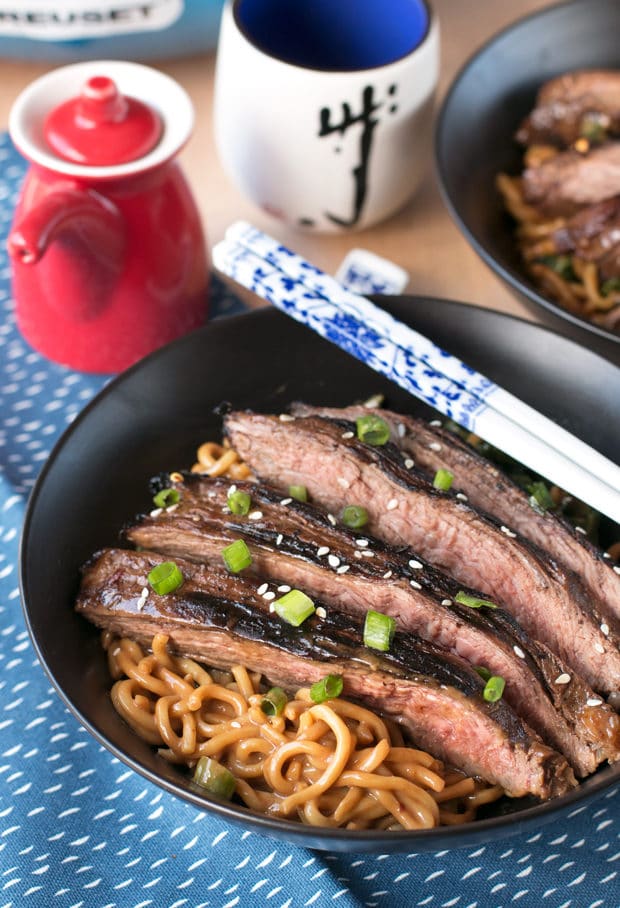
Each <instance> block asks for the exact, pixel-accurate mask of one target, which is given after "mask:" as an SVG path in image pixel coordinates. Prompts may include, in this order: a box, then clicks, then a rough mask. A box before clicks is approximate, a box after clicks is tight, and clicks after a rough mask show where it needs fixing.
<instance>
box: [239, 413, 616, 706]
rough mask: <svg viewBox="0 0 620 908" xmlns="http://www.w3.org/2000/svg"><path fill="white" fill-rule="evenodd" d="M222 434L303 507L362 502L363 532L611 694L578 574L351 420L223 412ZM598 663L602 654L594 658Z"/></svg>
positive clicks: (612, 670) (610, 667) (606, 657)
mask: <svg viewBox="0 0 620 908" xmlns="http://www.w3.org/2000/svg"><path fill="white" fill-rule="evenodd" d="M225 429H226V433H227V435H228V437H229V439H230V441H231V443H232V445H233V447H234V448H235V449H236V450H237V451H238V452H239V454H240V455H241V457H242V458H243V459H244V460H245V461H246V462H247V463H248V464H249V465H250V466H251V467H252V469H253V470H254V472H255V473H256V474H257V475H259V476H261V477H262V478H264V479H265V480H266V481H267V482H271V483H274V484H276V485H278V486H281V487H284V488H287V487H288V486H289V485H305V486H306V487H307V489H308V492H309V495H310V497H311V498H312V500H313V501H315V502H317V503H318V504H321V505H322V506H323V507H326V508H327V509H328V511H331V512H338V511H340V509H341V508H342V507H344V506H345V505H347V504H350V503H356V504H361V505H363V506H364V507H365V508H366V509H367V510H368V514H369V523H368V529H369V531H370V532H371V533H372V534H373V535H374V536H378V537H379V538H381V539H385V540H386V542H389V543H390V544H392V545H405V546H411V547H412V548H413V549H414V550H415V551H417V552H419V553H420V554H421V555H422V556H423V557H424V558H425V559H426V560H427V561H430V562H431V564H434V565H435V566H437V567H439V568H440V569H442V570H445V571H447V572H448V573H449V574H451V575H452V576H453V577H455V578H456V579H457V580H458V581H459V582H460V583H463V584H465V585H466V586H469V587H472V588H474V589H480V590H482V591H483V592H484V593H485V594H486V595H487V596H488V597H489V598H490V599H492V600H493V601H494V602H496V603H497V604H499V605H501V606H503V607H504V608H506V609H507V610H508V611H510V612H511V613H512V614H513V615H514V616H515V617H516V619H517V620H518V621H519V623H520V624H521V625H522V626H523V628H524V629H525V630H526V631H527V633H528V634H529V635H530V636H531V637H533V638H535V639H537V640H541V641H542V642H543V643H545V644H546V645H547V646H549V647H550V649H551V650H552V651H553V652H555V653H556V654H557V655H558V656H559V657H560V658H561V659H562V661H564V662H566V663H567V664H568V665H570V666H572V668H573V670H574V671H576V672H577V673H578V674H580V675H581V676H582V677H583V678H584V679H585V680H586V681H587V682H588V683H589V684H590V686H591V687H592V688H594V690H598V691H601V692H603V693H606V694H609V693H613V692H614V691H617V690H620V651H619V650H618V646H617V641H616V639H615V637H614V636H613V634H612V632H611V631H610V633H609V635H608V636H605V634H604V633H603V632H602V631H601V624H602V623H603V619H602V618H601V617H600V615H599V614H598V613H597V612H596V610H595V609H594V608H593V607H592V606H590V604H589V602H588V601H587V597H586V595H585V592H584V590H583V588H582V586H581V584H580V582H579V579H578V577H577V576H576V575H575V574H573V573H571V572H569V571H566V570H565V569H563V568H561V567H560V566H559V565H557V564H555V563H554V562H553V561H552V560H551V559H549V558H548V557H547V556H546V555H545V554H544V553H543V552H542V551H540V550H539V549H536V548H535V547H533V546H531V545H530V544H529V543H527V542H526V541H525V540H524V539H522V538H521V537H519V536H518V535H517V534H516V533H514V532H513V531H512V530H510V529H509V528H508V527H503V528H502V526H501V525H500V524H498V523H497V522H496V521H495V520H494V519H493V518H491V517H489V516H488V515H485V514H482V513H481V512H478V511H476V510H475V509H474V508H472V507H470V505H469V504H467V503H466V502H463V501H460V500H459V499H457V498H456V496H455V495H453V494H452V493H451V492H443V491H440V490H439V489H435V488H434V487H433V485H432V483H431V482H430V481H429V480H428V478H427V477H426V476H425V475H424V474H423V473H421V472H420V471H418V470H416V469H415V468H412V469H407V468H406V467H405V466H403V458H402V455H401V453H400V452H399V451H398V449H397V448H396V447H395V446H394V445H392V444H386V445H384V446H378V447H376V446H372V445H369V444H365V443H364V442H362V441H360V440H359V439H357V438H356V437H355V431H354V430H355V424H352V423H349V422H346V421H340V420H329V419H322V418H320V417H307V418H293V419H292V420H291V419H290V417H289V418H288V419H287V420H286V421H282V420H281V419H279V418H278V417H274V416H264V415H259V414H256V413H251V412H235V413H230V414H228V416H227V417H226V419H225ZM601 657H603V658H601Z"/></svg>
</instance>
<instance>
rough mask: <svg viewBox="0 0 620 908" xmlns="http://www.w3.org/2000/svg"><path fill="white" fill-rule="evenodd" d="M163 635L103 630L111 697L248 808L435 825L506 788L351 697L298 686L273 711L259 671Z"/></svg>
mask: <svg viewBox="0 0 620 908" xmlns="http://www.w3.org/2000/svg"><path fill="white" fill-rule="evenodd" d="M167 644H168V638H167V637H166V636H165V635H164V634H157V635H155V636H154V637H153V640H152V652H150V653H149V652H145V651H144V650H143V649H142V647H141V646H140V645H139V644H138V643H136V642H135V641H133V640H129V639H127V638H121V639H119V638H117V637H114V635H112V634H111V633H110V632H105V633H104V635H103V645H104V647H105V649H106V651H107V655H108V663H109V668H110V673H111V675H112V677H113V678H114V680H115V683H114V686H113V688H112V694H111V696H112V702H113V704H114V707H115V708H116V710H117V711H118V713H119V714H120V715H121V716H122V717H123V719H124V720H125V721H126V722H127V723H128V724H129V725H130V726H131V728H132V729H133V730H134V731H135V732H136V733H137V734H138V735H140V737H142V738H143V739H144V740H146V741H148V742H149V743H150V744H152V745H154V746H155V747H157V748H158V752H159V754H160V755H161V756H162V757H163V758H164V759H166V760H168V761H170V762H172V763H177V764H181V765H184V766H186V767H188V768H189V769H192V768H193V767H194V766H195V764H196V763H197V761H198V760H199V759H200V758H201V757H211V758H212V759H215V760H217V761H218V763H220V764H221V765H222V766H224V767H226V769H228V770H229V771H230V772H231V773H232V775H233V777H234V779H235V795H236V796H237V798H239V799H240V800H241V801H242V802H243V803H244V804H246V805H247V806H248V807H250V808H251V809H253V810H256V811H259V812H261V813H264V814H267V815H270V816H277V817H282V818H287V819H297V820H301V821H302V822H303V823H307V824H310V825H313V826H322V827H342V828H346V829H378V830H394V829H428V828H432V827H435V826H438V825H440V824H456V823H464V822H468V821H470V820H473V819H474V818H475V815H476V809H477V808H478V807H480V806H481V805H482V804H486V803H489V802H490V801H494V800H496V799H497V798H499V797H500V796H501V795H502V794H503V791H502V789H501V788H500V787H499V786H490V785H488V784H487V783H485V782H482V781H479V780H477V779H473V778H469V777H467V776H465V775H464V774H463V773H461V772H458V771H451V770H449V769H446V767H444V765H443V764H442V763H441V761H439V760H436V759H435V758H434V757H432V756H431V755H430V754H428V753H425V752H423V751H420V750H417V749H415V748H414V747H411V746H408V745H407V744H406V742H405V740H404V739H403V736H402V733H401V731H400V729H399V728H398V726H397V725H396V724H395V723H393V722H391V721H386V720H383V719H381V718H380V717H379V716H377V715H376V714H375V713H373V712H371V711H370V710H368V709H365V708H364V707H362V706H360V705H358V704H356V703H352V702H349V701H347V700H345V699H341V698H335V699H332V700H326V701H325V702H323V703H315V702H313V700H312V699H311V697H310V692H309V690H308V689H306V688H302V689H300V690H298V691H296V692H295V694H294V696H293V697H292V699H290V700H288V702H287V703H286V704H285V706H284V708H283V711H282V713H281V714H280V715H276V716H268V715H266V714H265V712H263V709H262V705H261V704H262V702H263V696H264V694H263V691H262V690H261V684H260V678H259V677H258V676H257V675H255V674H253V673H251V672H249V671H248V670H247V669H245V668H244V667H243V666H234V667H233V668H232V669H231V671H230V672H229V673H228V672H220V671H215V670H213V671H207V669H205V668H204V667H203V666H201V665H199V664H198V663H197V662H195V661H194V660H192V659H188V658H185V657H183V656H177V655H173V654H172V653H171V652H169V650H168V646H167Z"/></svg>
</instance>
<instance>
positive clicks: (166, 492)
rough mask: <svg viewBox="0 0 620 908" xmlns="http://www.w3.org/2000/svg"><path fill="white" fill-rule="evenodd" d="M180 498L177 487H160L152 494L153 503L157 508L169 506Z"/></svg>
mask: <svg viewBox="0 0 620 908" xmlns="http://www.w3.org/2000/svg"><path fill="white" fill-rule="evenodd" d="M180 500H181V493H180V492H179V490H178V489H162V490H161V491H160V492H158V493H157V495H154V496H153V504H154V505H155V506H156V507H158V508H169V507H170V505H173V504H177V503H178V502H179V501H180Z"/></svg>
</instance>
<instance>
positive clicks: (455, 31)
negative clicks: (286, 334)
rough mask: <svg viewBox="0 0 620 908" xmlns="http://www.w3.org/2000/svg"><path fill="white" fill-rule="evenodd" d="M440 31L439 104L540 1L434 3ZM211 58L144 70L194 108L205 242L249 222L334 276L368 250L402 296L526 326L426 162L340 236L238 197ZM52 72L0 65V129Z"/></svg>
mask: <svg viewBox="0 0 620 908" xmlns="http://www.w3.org/2000/svg"><path fill="white" fill-rule="evenodd" d="M433 2H434V7H435V10H436V12H437V15H438V18H439V22H440V26H441V75H440V84H439V90H438V96H437V101H438V104H439V103H440V102H441V99H442V97H443V96H444V94H445V92H446V90H447V88H448V86H449V85H450V83H451V81H452V79H453V77H454V76H455V74H456V73H457V71H458V70H459V69H460V67H461V66H462V64H463V63H464V62H465V60H467V58H468V57H469V56H470V55H471V54H472V53H473V52H474V51H475V50H476V49H477V48H478V47H480V45H481V44H482V43H483V42H485V41H486V40H487V39H488V38H489V37H490V36H491V35H493V34H494V33H495V32H496V31H498V30H499V29H501V28H503V27H504V26H505V25H507V24H509V23H510V22H513V21H514V20H515V19H518V18H520V17H521V16H522V15H525V14H526V13H528V12H531V11H534V10H536V9H541V8H543V7H545V6H549V5H551V4H550V2H549V0H479V2H478V3H476V4H471V3H468V2H466V0H433ZM214 63H215V54H214V53H211V54H205V55H204V56H198V57H193V58H188V59H183V60H171V61H162V62H157V63H151V65H155V66H157V67H158V68H160V69H162V70H163V71H164V72H167V73H168V74H169V75H171V76H172V77H173V78H175V79H176V80H177V81H178V82H179V83H180V84H181V85H183V86H184V88H185V89H186V90H187V91H188V93H189V94H190V96H191V98H192V100H193V102H194V105H195V109H196V127H195V130H194V134H193V136H192V138H191V140H190V142H189V144H188V145H187V147H186V148H185V149H184V151H183V152H182V155H181V162H182V164H183V167H184V170H185V173H186V176H187V178H188V180H189V182H190V185H191V187H192V190H193V192H194V195H195V197H196V199H197V202H198V205H199V208H200V212H201V215H202V217H203V221H204V224H205V227H206V231H207V235H208V239H209V242H210V243H214V242H217V240H219V239H221V238H222V236H223V234H224V231H225V229H226V227H227V226H228V225H229V224H230V223H231V222H232V221H234V220H237V219H238V218H245V219H246V220H249V221H252V222H253V223H254V224H256V225H257V226H258V227H260V228H262V229H264V230H266V231H268V232H269V233H271V234H272V235H274V236H276V237H278V239H280V240H282V241H283V242H285V243H287V244H288V245H290V246H292V247H293V248H294V249H296V251H298V252H300V253H301V254H302V255H304V256H305V257H306V258H308V259H309V260H311V261H313V262H315V263H316V264H317V265H319V266H320V267H322V268H323V269H325V270H327V271H329V272H334V271H335V270H336V269H337V267H338V265H339V264H340V262H341V261H342V259H343V258H344V256H345V254H346V253H347V252H348V251H349V250H350V249H351V248H354V247H362V248H365V249H369V250H372V251H373V252H375V253H377V254H378V255H382V256H385V257H386V258H389V259H391V260H392V261H394V262H396V263H397V264H399V265H401V266H402V267H403V268H405V269H406V271H407V272H408V273H409V275H410V282H409V285H408V287H407V290H408V291H410V292H412V293H419V294H424V295H429V296H438V297H447V298H451V299H458V300H461V301H464V302H471V303H476V304H478V305H481V306H486V307H489V308H491V309H496V310H499V311H502V312H508V313H511V314H514V315H519V316H522V317H524V318H528V319H530V320H534V316H533V315H532V314H530V313H529V312H528V310H526V308H525V307H524V306H523V304H522V303H520V302H519V301H518V300H517V299H516V298H515V297H513V295H512V294H511V293H510V292H509V291H508V290H507V289H506V288H505V287H504V286H503V284H502V283H501V282H500V281H499V280H498V279H497V278H496V277H495V276H494V275H493V273H492V272H491V271H490V270H489V269H488V268H487V266H486V265H484V264H483V262H482V261H481V260H480V259H479V258H478V256H477V255H476V254H475V253H474V252H473V250H472V249H471V248H470V247H469V245H468V244H467V242H466V241H465V240H464V239H463V237H462V236H461V234H460V232H459V231H458V229H457V227H456V226H455V225H454V223H453V222H452V220H451V217H450V215H449V214H448V211H447V209H446V207H445V205H444V204H443V202H442V200H441V197H440V194H439V189H438V185H437V179H436V177H435V174H434V169H433V164H432V160H430V159H429V165H428V175H427V178H426V179H425V180H424V181H423V185H422V188H421V189H420V190H419V191H418V193H417V194H416V196H415V197H414V198H413V199H412V201H411V202H410V203H409V204H408V205H407V207H405V208H404V209H402V210H401V211H400V212H399V213H398V214H396V215H395V216H394V217H392V218H391V219H389V220H387V221H384V222H383V223H381V224H378V225H376V226H375V227H373V228H370V229H368V230H364V231H360V232H357V233H343V234H339V235H333V234H330V235H318V234H310V233H304V232H298V231H294V230H292V229H290V228H288V227H287V226H285V225H284V224H282V223H281V222H279V221H276V220H273V219H271V218H269V217H268V216H267V215H266V214H264V213H263V212H262V211H260V210H258V209H257V208H255V207H254V206H253V205H252V204H251V203H250V202H249V201H247V200H246V199H244V198H243V197H242V196H241V194H240V193H239V192H238V191H237V189H236V188H235V186H234V185H233V184H232V183H231V181H230V179H229V178H228V176H227V175H226V173H225V172H224V170H223V169H222V166H221V164H220V161H219V159H218V156H217V151H216V149H215V143H214V138H213V125H212V100H213V73H214ZM54 65H58V64H50V63H44V62H37V63H33V62H32V61H28V62H22V61H9V60H6V59H4V60H0V129H4V128H6V125H7V123H8V115H9V110H10V107H11V104H12V103H13V100H14V99H15V97H16V96H17V95H18V94H19V92H20V91H21V90H22V89H23V88H24V87H25V86H26V85H28V84H29V83H30V82H31V81H32V80H33V79H34V78H36V77H37V76H39V75H41V74H43V73H44V72H46V71H48V70H49V69H51V68H52V67H53V66H54Z"/></svg>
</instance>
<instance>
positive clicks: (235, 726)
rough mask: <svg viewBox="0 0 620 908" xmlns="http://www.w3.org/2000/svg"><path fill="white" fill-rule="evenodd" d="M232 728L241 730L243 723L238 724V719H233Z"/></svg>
mask: <svg viewBox="0 0 620 908" xmlns="http://www.w3.org/2000/svg"><path fill="white" fill-rule="evenodd" d="M230 727H231V728H241V722H237V720H236V719H233V720H232V722H231V723H230Z"/></svg>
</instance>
